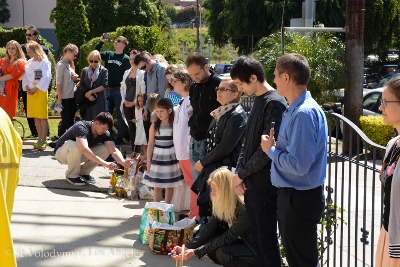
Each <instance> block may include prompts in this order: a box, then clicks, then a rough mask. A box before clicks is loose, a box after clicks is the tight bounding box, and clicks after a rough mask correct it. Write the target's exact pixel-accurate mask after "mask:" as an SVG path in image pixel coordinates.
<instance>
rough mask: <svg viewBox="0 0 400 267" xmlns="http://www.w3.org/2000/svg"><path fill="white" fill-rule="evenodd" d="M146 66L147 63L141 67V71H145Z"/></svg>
mask: <svg viewBox="0 0 400 267" xmlns="http://www.w3.org/2000/svg"><path fill="white" fill-rule="evenodd" d="M146 66H147V64H146V63H144V65H143V66H141V67H140V68H139V69H140V70H145V69H146Z"/></svg>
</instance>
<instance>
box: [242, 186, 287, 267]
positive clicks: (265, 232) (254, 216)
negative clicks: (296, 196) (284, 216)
mask: <svg viewBox="0 0 400 267" xmlns="http://www.w3.org/2000/svg"><path fill="white" fill-rule="evenodd" d="M244 202H245V205H246V211H247V216H248V218H249V223H251V227H250V228H251V230H252V232H253V236H254V243H253V248H254V249H255V253H256V258H257V262H258V266H260V267H281V266H282V263H281V256H280V253H279V242H278V233H277V231H278V229H277V228H278V226H277V224H278V219H277V203H276V202H277V195H276V193H275V192H274V193H271V194H270V193H268V192H261V191H254V190H247V191H246V193H245V194H244ZM290 267H292V266H290Z"/></svg>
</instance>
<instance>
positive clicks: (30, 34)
mask: <svg viewBox="0 0 400 267" xmlns="http://www.w3.org/2000/svg"><path fill="white" fill-rule="evenodd" d="M32 35H33V36H35V35H36V33H26V34H25V36H29V37H32Z"/></svg>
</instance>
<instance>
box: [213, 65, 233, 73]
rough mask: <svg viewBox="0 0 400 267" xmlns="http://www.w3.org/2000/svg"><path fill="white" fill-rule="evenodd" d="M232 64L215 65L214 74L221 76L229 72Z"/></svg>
mask: <svg viewBox="0 0 400 267" xmlns="http://www.w3.org/2000/svg"><path fill="white" fill-rule="evenodd" d="M231 69H232V64H215V69H214V73H215V74H222V73H229V72H231Z"/></svg>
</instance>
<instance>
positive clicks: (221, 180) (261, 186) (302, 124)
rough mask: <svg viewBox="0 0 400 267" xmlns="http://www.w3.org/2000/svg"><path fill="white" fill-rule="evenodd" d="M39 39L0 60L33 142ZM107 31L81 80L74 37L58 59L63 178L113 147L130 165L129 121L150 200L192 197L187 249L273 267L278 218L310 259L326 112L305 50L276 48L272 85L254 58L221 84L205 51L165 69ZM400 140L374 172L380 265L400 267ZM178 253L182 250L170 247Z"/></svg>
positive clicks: (43, 120) (85, 174) (31, 31)
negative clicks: (379, 205)
mask: <svg viewBox="0 0 400 267" xmlns="http://www.w3.org/2000/svg"><path fill="white" fill-rule="evenodd" d="M38 35H39V31H38V30H37V29H36V28H35V27H34V26H32V25H30V26H29V27H28V29H27V32H26V38H27V44H26V45H22V46H21V45H20V44H19V43H18V42H16V41H9V42H8V43H7V46H6V52H7V55H6V57H5V58H3V59H0V67H1V71H2V74H1V75H2V76H0V107H1V108H2V109H4V110H5V112H6V113H7V115H8V116H9V117H10V118H13V117H14V116H16V110H17V103H18V99H19V96H18V91H19V90H18V89H19V88H20V89H21V90H20V96H22V97H23V99H24V105H25V107H26V108H25V110H26V111H27V118H28V120H32V119H33V123H34V126H35V129H32V128H31V132H32V135H36V136H37V137H38V141H37V143H35V145H34V148H35V149H39V150H44V149H46V136H47V134H48V122H47V119H48V113H47V108H48V104H47V101H48V94H47V90H48V87H49V83H50V79H51V71H50V69H51V66H50V62H49V60H48V59H47V56H46V53H47V49H46V48H45V47H43V46H41V45H39V44H38V43H37V42H36V41H35V40H36V39H37V37H38ZM35 37H36V39H35ZM104 41H105V39H104V36H101V37H100V42H99V43H98V44H97V45H96V46H95V47H94V49H93V51H91V52H90V53H89V55H88V58H87V63H88V66H87V67H85V68H83V69H82V71H81V74H80V76H79V75H78V74H76V73H75V66H74V60H75V59H76V58H77V55H78V53H79V49H78V47H77V46H76V45H74V44H67V45H66V46H65V47H64V48H63V50H62V51H63V53H62V57H61V60H60V61H59V62H58V63H57V67H56V88H57V100H56V103H55V106H56V107H58V108H59V109H61V110H62V112H61V121H62V122H61V126H60V130H59V139H58V140H57V141H56V144H55V149H54V153H55V157H56V159H57V160H58V161H59V162H60V163H61V164H66V165H68V168H67V171H66V180H67V181H68V182H69V183H71V184H72V185H84V184H85V183H96V179H95V178H94V177H92V176H91V175H90V173H91V171H92V170H93V169H94V168H95V167H96V166H98V165H99V164H100V165H103V166H104V167H106V168H108V169H110V170H114V169H116V168H117V165H116V164H115V163H114V162H113V161H109V160H107V158H109V157H110V155H111V156H112V158H113V159H114V160H115V161H116V162H118V163H119V164H121V165H122V166H123V167H124V168H129V167H130V166H131V165H132V159H130V158H124V157H123V155H122V154H121V152H120V150H119V149H117V146H118V145H120V144H122V142H123V133H124V130H125V127H126V126H128V128H129V136H130V146H131V149H132V157H133V158H135V159H137V160H138V161H139V162H146V163H147V171H146V172H145V175H144V178H143V183H144V184H147V185H148V186H150V187H153V188H154V195H153V198H154V201H156V202H160V201H161V200H162V198H163V197H162V191H163V189H164V190H165V202H166V203H172V204H175V205H176V206H177V207H187V209H189V213H188V214H187V216H190V217H191V218H194V217H195V218H196V220H197V221H198V222H199V224H200V225H201V228H200V229H201V230H200V232H199V233H197V235H196V236H195V238H194V239H193V240H192V241H191V242H190V243H188V244H187V248H188V249H186V250H185V251H184V253H185V254H184V255H183V256H184V258H185V259H190V258H191V257H193V256H197V257H199V258H201V257H202V256H204V255H208V256H209V257H210V259H212V260H213V261H214V262H216V263H218V264H221V265H223V266H263V267H264V266H271V267H280V266H281V255H280V245H279V241H278V225H279V233H280V235H281V239H282V244H283V246H284V249H285V255H286V259H287V262H288V264H289V266H302V267H303V266H304V267H306V266H310V267H311V266H312V267H315V266H318V245H317V224H318V223H319V222H320V220H321V217H322V213H323V209H324V206H325V197H324V192H323V184H324V182H325V179H326V164H327V158H326V155H327V147H326V143H327V136H328V134H327V122H326V118H325V115H324V112H323V111H322V109H321V107H320V106H319V105H318V103H317V102H316V101H315V100H314V99H313V98H312V96H311V94H310V92H308V91H307V84H308V81H309V78H310V75H311V70H310V67H309V65H308V61H307V59H306V58H305V57H304V56H301V55H299V54H286V55H283V56H281V57H280V58H278V59H277V61H276V68H275V72H274V75H275V79H274V83H275V84H276V87H277V88H276V89H274V88H273V87H272V86H271V85H270V84H268V82H267V81H266V78H265V74H264V69H263V67H262V65H261V63H260V62H259V61H257V60H256V59H254V58H252V57H250V56H241V57H239V58H238V59H237V60H236V61H235V63H234V64H233V66H232V69H231V72H230V77H231V78H227V79H224V80H222V81H221V79H220V78H218V77H217V76H216V75H215V74H214V73H213V72H212V71H210V70H209V64H208V62H207V59H206V58H205V57H204V56H203V55H202V54H201V53H198V52H195V53H192V54H190V55H189V56H188V57H187V59H186V62H185V65H184V66H183V65H182V66H179V65H173V64H172V65H169V64H168V62H167V61H165V59H164V57H163V56H162V55H152V54H151V53H149V52H147V51H142V52H140V51H137V50H135V49H134V50H131V51H130V53H129V56H128V55H126V54H124V50H125V48H126V47H127V46H128V45H129V41H128V40H127V38H125V37H124V36H118V37H117V38H116V39H115V41H114V51H101V49H102V46H103V43H104ZM25 52H26V53H25ZM27 59H28V60H27ZM19 81H21V82H19ZM399 81H400V79H394V80H393V82H389V83H388V84H387V86H386V87H385V88H386V89H385V90H384V93H383V98H382V99H384V100H382V104H381V107H380V109H381V110H382V111H383V116H384V120H385V122H387V123H390V124H393V125H395V126H397V124H398V121H399V119H398V118H397V117H396V116H398V115H396V114H397V113H398V112H397V111H398V110H397V109H398V103H397V104H393V105H391V104H392V103H391V102H400V100H399V99H400V97H398V95H399V92H397V91H398V90H400V89H399V88H400V86H399ZM2 82H5V83H2ZM244 93H246V94H247V95H255V100H254V103H253V105H252V109H251V111H250V112H249V113H246V112H245V110H244V109H243V107H242V105H241V97H242V95H243V94H244ZM78 98H79V99H78ZM25 99H26V100H25ZM388 99H392V100H388ZM77 103H78V104H77ZM388 104H389V105H388ZM114 108H115V112H116V114H117V120H118V133H117V136H116V138H115V141H114V138H113V136H112V131H111V130H112V128H113V126H114V119H113V117H112V115H111V114H113V111H114ZM396 108H397V109H396ZM77 109H79V112H80V117H81V119H80V120H79V121H76V111H77ZM396 112H397V113H396ZM31 123H32V122H30V124H29V125H30V126H31ZM397 143H398V138H397V139H395V140H392V141H391V142H390V143H389V146H388V152H387V154H388V155H389V156H388V157H387V162H386V161H385V162H386V163H387V164H386V165H384V168H383V169H382V173H383V174H384V175H383V176H384V178H382V179H381V180H382V183H383V184H384V185H385V184H386V185H387V184H390V185H389V186H388V187H385V188H389V189H388V190H385V207H386V209H385V213H384V219H385V221H384V222H385V223H384V227H383V228H382V232H381V238H380V245H379V251H380V252H379V253H380V255H381V257H380V259H381V261H382V262H384V263H383V264H381V265H379V266H399V265H398V263H396V264H397V265H388V264H386V262H388V261H390V262H395V260H397V259H396V257H398V255H399V254H398V253H397V252H396V251H397V249H398V247H399V245H398V244H399V243H398V238H397V235H391V234H389V232H391V233H393V232H394V233H396V232H397V231H398V229H399V228H398V225H397V222H398V221H399V220H397V219H396V218H398V217H393V216H397V213H396V212H390V207H393V205H390V203H392V202H393V201H396V197H395V196H394V195H395V194H391V191H390V188H391V187H392V188H393V187H394V188H397V187H396V186H397V182H396V180H395V179H393V182H392V177H394V176H396V175H398V174H397V169H394V167H393V164H395V165H394V166H396V164H397V160H398V158H399V155H400V150H399V149H398V146H397ZM390 168H393V170H391V169H390ZM390 170H391V171H390ZM189 199H190V200H189ZM183 202H184V203H183ZM182 209H186V208H182ZM393 236H395V237H393ZM388 247H389V252H388ZM180 253H182V249H181V247H179V246H177V247H175V248H174V250H173V253H172V257H173V258H177V257H178V255H179V254H180ZM389 255H390V257H389ZM179 257H180V256H179ZM391 264H392V263H391ZM393 264H394V263H393Z"/></svg>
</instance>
